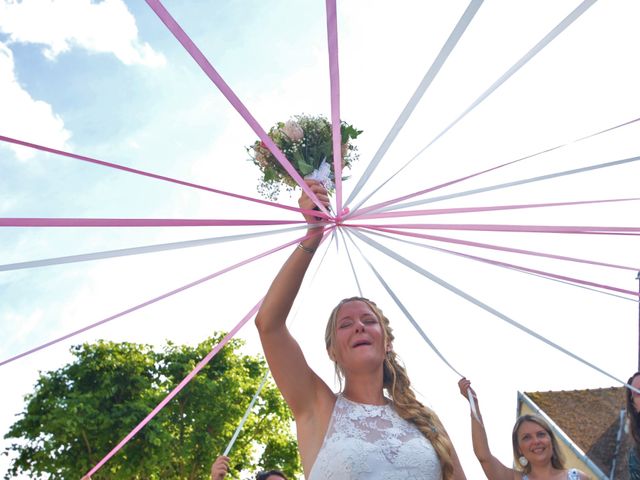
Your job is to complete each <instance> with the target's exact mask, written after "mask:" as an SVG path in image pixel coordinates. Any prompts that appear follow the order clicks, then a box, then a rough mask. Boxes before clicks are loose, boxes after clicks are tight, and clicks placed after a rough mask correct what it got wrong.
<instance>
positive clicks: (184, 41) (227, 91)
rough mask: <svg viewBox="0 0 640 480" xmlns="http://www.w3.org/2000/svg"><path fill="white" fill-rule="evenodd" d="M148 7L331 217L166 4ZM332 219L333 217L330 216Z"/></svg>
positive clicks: (156, 2) (154, 3) (149, 1)
mask: <svg viewBox="0 0 640 480" xmlns="http://www.w3.org/2000/svg"><path fill="white" fill-rule="evenodd" d="M146 1H147V4H148V5H149V7H151V9H152V10H153V11H154V12H155V13H156V15H158V17H159V18H160V20H162V23H164V24H165V25H166V26H167V28H168V29H169V31H171V33H172V34H173V35H174V36H175V37H176V39H177V40H178V41H179V42H180V44H181V45H182V46H183V47H184V48H185V50H186V51H187V52H188V53H189V55H191V57H192V58H193V59H194V60H195V61H196V63H197V64H198V65H199V66H200V68H201V69H202V71H203V72H204V73H205V74H206V75H207V76H208V77H209V79H210V80H211V81H212V82H213V83H214V84H215V86H216V87H218V89H219V90H220V92H221V93H222V94H223V95H224V96H225V97H226V99H227V100H228V101H229V103H230V104H231V105H232V106H233V108H235V109H236V111H237V112H238V113H239V114H240V116H241V117H242V118H243V119H244V120H245V121H246V122H247V123H248V124H249V126H250V127H251V128H252V129H253V131H254V132H255V133H256V135H258V137H259V138H260V140H262V142H264V144H265V145H266V147H267V148H268V149H269V150H270V151H271V153H272V154H273V155H274V156H275V157H276V159H277V160H278V162H280V165H282V167H283V168H284V169H285V170H286V171H287V173H288V174H289V175H290V176H291V178H293V179H294V180H295V181H296V183H297V184H298V185H300V188H302V190H303V191H304V192H305V193H306V194H307V195H309V198H311V200H313V203H315V204H316V205H317V206H318V208H319V209H320V211H322V212H323V213H325V214H326V215H329V212H328V211H327V209H326V208H325V207H324V205H323V204H322V203H321V202H320V200H318V197H316V195H315V194H314V193H313V192H312V191H311V189H310V188H309V187H308V186H307V184H306V183H305V181H304V180H303V179H302V177H301V176H300V175H299V174H298V172H297V171H296V170H295V169H294V168H293V167H292V166H291V163H289V160H287V157H285V156H284V154H283V153H282V152H281V151H280V149H279V148H278V147H277V146H276V144H275V143H273V140H271V137H269V135H267V133H266V132H265V131H264V129H263V128H262V127H261V126H260V125H259V124H258V122H257V121H256V119H255V118H253V115H251V113H250V112H249V110H247V108H246V107H245V106H244V104H243V103H242V102H241V101H240V99H239V98H238V96H237V95H236V94H235V93H234V92H233V90H231V88H230V87H229V86H228V85H227V84H226V82H225V81H224V80H223V79H222V77H221V76H220V74H219V73H218V72H217V71H216V69H215V68H213V65H211V63H209V60H207V58H206V57H205V56H204V54H203V53H202V52H201V51H200V49H199V48H198V47H197V46H196V44H195V43H193V41H192V40H191V38H189V36H188V35H187V34H186V33H185V31H184V30H183V29H182V27H180V25H178V22H176V21H175V19H174V18H173V17H172V16H171V14H170V13H169V12H168V11H167V9H166V8H164V5H162V2H160V0H146ZM329 216H330V215H329Z"/></svg>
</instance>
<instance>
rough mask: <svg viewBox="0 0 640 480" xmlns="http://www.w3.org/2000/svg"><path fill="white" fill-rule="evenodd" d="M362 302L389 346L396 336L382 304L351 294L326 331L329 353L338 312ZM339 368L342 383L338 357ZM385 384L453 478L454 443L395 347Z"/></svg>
mask: <svg viewBox="0 0 640 480" xmlns="http://www.w3.org/2000/svg"><path fill="white" fill-rule="evenodd" d="M354 301H359V302H363V303H366V304H367V306H368V307H369V308H370V309H371V311H372V312H373V314H374V315H375V316H376V318H377V319H378V322H380V325H382V331H383V339H384V342H385V344H387V345H389V344H391V343H392V342H393V340H394V336H393V331H392V329H391V327H390V326H389V319H388V318H387V317H385V316H384V315H383V313H382V310H380V309H379V308H378V306H377V305H376V304H375V303H374V302H372V301H371V300H368V299H366V298H362V297H351V298H345V299H344V300H342V301H341V302H340V303H339V304H338V305H337V306H336V307H335V308H334V309H333V311H332V312H331V316H330V317H329V321H328V322H327V328H326V330H325V336H324V340H325V344H326V347H327V352H329V351H330V349H331V346H332V345H333V344H334V343H335V336H336V327H337V321H338V311H339V310H340V307H342V306H343V305H344V304H345V303H349V302H354ZM334 365H335V369H336V375H337V376H338V379H339V380H340V385H341V386H342V377H343V374H342V370H341V369H340V366H339V365H338V363H337V362H336V361H335V360H334ZM382 386H383V388H384V389H386V391H387V395H388V396H389V398H391V400H392V401H393V407H394V409H395V411H396V412H397V413H398V415H400V417H402V418H403V419H405V420H407V421H408V422H411V423H413V424H414V425H415V426H416V427H417V428H418V430H420V432H421V433H422V434H423V435H424V436H425V437H426V438H427V439H428V440H429V441H430V442H431V444H432V445H433V448H434V449H435V451H436V453H437V455H438V459H439V460H440V468H441V470H442V479H443V480H450V479H452V478H453V460H452V453H453V445H452V444H451V440H450V439H449V436H448V435H447V433H446V432H445V430H444V427H443V426H442V423H441V422H440V419H439V418H438V416H437V415H436V414H435V412H434V411H433V410H431V409H430V408H427V407H425V406H424V405H423V404H422V403H420V402H419V401H418V399H417V398H416V395H415V393H414V391H413V389H412V388H411V382H410V380H409V376H408V375H407V371H406V370H405V368H404V367H403V366H402V365H401V364H400V362H399V359H398V356H397V355H396V353H395V352H394V351H393V350H391V351H389V352H387V355H386V357H385V359H384V364H383V374H382Z"/></svg>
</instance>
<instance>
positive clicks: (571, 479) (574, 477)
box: [522, 468, 580, 480]
mask: <svg viewBox="0 0 640 480" xmlns="http://www.w3.org/2000/svg"><path fill="white" fill-rule="evenodd" d="M522 480H529V475H523V476H522ZM567 480H580V474H579V473H578V470H576V469H575V468H572V469H571V470H569V471H568V472H567Z"/></svg>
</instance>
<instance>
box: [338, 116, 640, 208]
mask: <svg viewBox="0 0 640 480" xmlns="http://www.w3.org/2000/svg"><path fill="white" fill-rule="evenodd" d="M638 121H640V117H639V118H634V119H633V120H630V121H628V122H624V123H621V124H619V125H615V126H613V127H610V128H606V129H605V130H600V131H599V132H595V133H591V134H589V135H586V136H584V137H581V138H578V139H576V140H573V141H571V142H567V143H563V144H561V145H556V146H555V147H551V148H547V149H546V150H542V151H541V152H537V153H533V154H530V155H526V156H524V157H520V158H518V159H516V160H512V161H510V162H507V163H503V164H501V165H497V166H495V167H492V168H489V169H487V170H482V171H480V172H476V173H472V174H470V175H467V176H465V177H461V178H457V179H455V180H450V181H448V182H445V183H441V184H440V185H436V186H434V187H430V188H427V189H425V190H420V191H419V192H415V193H410V194H408V195H404V196H402V197H398V198H394V199H392V200H387V201H386V202H381V203H377V204H375V205H372V206H370V207H366V208H360V209H358V210H354V211H353V214H352V215H351V216H350V217H351V218H355V217H356V216H360V215H365V214H366V213H369V212H372V211H376V210H380V209H381V208H384V207H388V206H389V205H394V204H396V203H400V202H402V201H404V200H408V199H410V198H414V197H418V196H420V195H424V194H425V193H429V192H433V191H434V190H438V189H440V188H444V187H448V186H449V185H454V184H456V183H459V182H461V181H463V180H467V179H469V178H473V177H477V176H480V175H483V174H485V173H489V172H492V171H494V170H498V169H500V168H503V167H507V166H509V165H513V164H514V163H518V162H521V161H523V160H527V159H529V158H533V157H537V156H538V155H543V154H545V153H549V152H553V151H554V150H558V149H560V148H563V147H566V146H567V145H572V144H574V143H577V142H581V141H583V140H586V139H589V138H593V137H596V136H598V135H601V134H603V133H606V132H610V131H613V130H616V129H618V128H621V127H624V126H627V125H631V124H633V123H635V122H638Z"/></svg>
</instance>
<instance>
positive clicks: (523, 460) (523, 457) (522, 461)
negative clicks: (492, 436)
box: [518, 455, 529, 467]
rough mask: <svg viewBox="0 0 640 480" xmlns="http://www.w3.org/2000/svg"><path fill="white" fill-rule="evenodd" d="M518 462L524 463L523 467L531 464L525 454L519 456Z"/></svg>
mask: <svg viewBox="0 0 640 480" xmlns="http://www.w3.org/2000/svg"><path fill="white" fill-rule="evenodd" d="M518 462H520V465H522V466H523V467H526V466H527V465H529V460H527V458H526V457H525V456H524V455H520V458H518Z"/></svg>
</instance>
